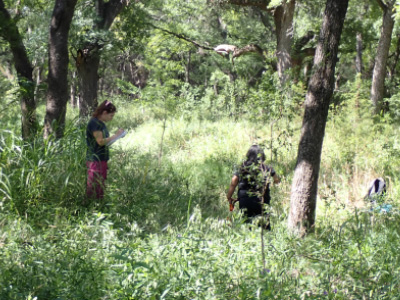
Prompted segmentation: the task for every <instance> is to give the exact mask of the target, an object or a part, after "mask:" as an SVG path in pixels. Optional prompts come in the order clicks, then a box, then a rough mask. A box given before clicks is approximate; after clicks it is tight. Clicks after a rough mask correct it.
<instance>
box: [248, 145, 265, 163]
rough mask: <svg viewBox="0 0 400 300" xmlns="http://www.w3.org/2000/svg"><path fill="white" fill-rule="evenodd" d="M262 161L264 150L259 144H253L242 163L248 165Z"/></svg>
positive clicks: (263, 159)
mask: <svg viewBox="0 0 400 300" xmlns="http://www.w3.org/2000/svg"><path fill="white" fill-rule="evenodd" d="M264 161H265V153H264V150H263V149H261V147H260V146H259V145H253V146H251V147H250V149H249V150H248V151H247V154H246V161H245V162H244V165H246V166H250V165H252V164H257V165H260V164H262V163H264Z"/></svg>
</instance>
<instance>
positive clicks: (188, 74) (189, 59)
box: [185, 50, 192, 83]
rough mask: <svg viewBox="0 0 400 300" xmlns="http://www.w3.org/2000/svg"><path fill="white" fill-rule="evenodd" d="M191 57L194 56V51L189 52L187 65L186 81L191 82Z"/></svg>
mask: <svg viewBox="0 0 400 300" xmlns="http://www.w3.org/2000/svg"><path fill="white" fill-rule="evenodd" d="M191 58H192V53H191V52H190V50H189V52H188V57H187V60H186V66H185V82H186V83H189V82H190V64H191Z"/></svg>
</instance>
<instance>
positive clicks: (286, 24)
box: [274, 0, 296, 86]
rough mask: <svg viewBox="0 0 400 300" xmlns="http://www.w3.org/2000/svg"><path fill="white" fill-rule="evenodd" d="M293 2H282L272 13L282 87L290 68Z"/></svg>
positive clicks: (291, 0) (290, 0)
mask: <svg viewBox="0 0 400 300" xmlns="http://www.w3.org/2000/svg"><path fill="white" fill-rule="evenodd" d="M295 3H296V1H295V0H288V1H283V3H282V5H280V6H278V7H277V8H276V9H275V11H274V21H275V27H276V57H277V59H278V76H279V79H280V83H281V85H282V86H283V85H284V84H285V83H286V82H287V80H288V78H289V74H288V70H289V69H291V67H292V59H291V56H290V50H291V47H292V42H293V15H294V8H295V6H296V5H295Z"/></svg>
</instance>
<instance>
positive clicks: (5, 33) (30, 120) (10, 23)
mask: <svg viewBox="0 0 400 300" xmlns="http://www.w3.org/2000/svg"><path fill="white" fill-rule="evenodd" d="M0 36H1V37H2V38H4V40H6V41H7V42H8V43H9V45H10V48H11V52H12V55H13V59H14V65H15V69H16V71H17V74H18V84H19V86H20V97H21V132H22V138H23V139H25V140H29V139H32V138H33V137H34V136H35V135H36V133H37V130H38V123H37V119H36V104H35V97H34V91H35V83H34V81H33V75H32V72H33V67H32V65H31V62H30V61H29V59H28V55H27V52H26V49H25V45H24V44H23V42H22V38H21V35H20V33H19V30H18V27H17V25H16V23H15V22H14V20H13V19H11V16H10V14H9V12H8V11H7V9H6V8H5V5H4V2H3V0H0Z"/></svg>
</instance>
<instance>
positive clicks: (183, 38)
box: [148, 23, 214, 50]
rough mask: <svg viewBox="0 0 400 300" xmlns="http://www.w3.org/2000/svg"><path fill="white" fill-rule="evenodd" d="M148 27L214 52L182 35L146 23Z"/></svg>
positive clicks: (210, 48)
mask: <svg viewBox="0 0 400 300" xmlns="http://www.w3.org/2000/svg"><path fill="white" fill-rule="evenodd" d="M148 25H149V26H151V27H153V28H155V29H158V30H160V31H162V32H165V33H168V34H170V35H173V36H175V37H177V38H178V39H181V40H185V41H186V42H189V43H192V44H193V45H195V46H196V47H198V48H203V49H205V50H214V48H212V47H209V46H205V45H201V44H200V43H198V42H196V41H193V40H191V39H189V38H187V37H186V36H184V35H183V34H179V33H175V32H172V31H169V30H167V29H164V28H160V27H158V26H155V25H153V24H150V23H148Z"/></svg>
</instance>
